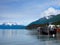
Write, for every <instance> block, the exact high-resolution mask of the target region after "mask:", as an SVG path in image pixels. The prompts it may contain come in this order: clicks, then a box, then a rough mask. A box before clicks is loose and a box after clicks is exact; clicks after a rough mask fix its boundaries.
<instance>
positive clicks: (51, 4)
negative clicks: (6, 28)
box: [0, 0, 60, 25]
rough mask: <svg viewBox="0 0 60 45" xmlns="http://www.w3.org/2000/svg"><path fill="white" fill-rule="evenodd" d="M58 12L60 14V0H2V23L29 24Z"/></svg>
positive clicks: (0, 6) (0, 3) (0, 9)
mask: <svg viewBox="0 0 60 45" xmlns="http://www.w3.org/2000/svg"><path fill="white" fill-rule="evenodd" d="M56 14H60V0H0V23H17V24H20V25H28V24H30V23H31V22H33V21H35V20H38V19H40V18H42V17H44V16H49V15H56Z"/></svg>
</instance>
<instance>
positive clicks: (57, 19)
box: [27, 14, 60, 29]
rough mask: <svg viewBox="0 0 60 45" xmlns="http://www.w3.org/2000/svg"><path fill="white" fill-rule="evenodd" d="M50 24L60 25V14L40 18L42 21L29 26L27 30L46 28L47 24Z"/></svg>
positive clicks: (39, 20)
mask: <svg viewBox="0 0 60 45" xmlns="http://www.w3.org/2000/svg"><path fill="white" fill-rule="evenodd" d="M49 23H51V24H55V25H58V24H60V14H57V15H50V16H46V17H43V18H40V19H38V20H36V21H34V22H32V23H30V24H29V25H28V26H27V28H28V29H33V28H37V27H39V26H45V25H46V24H49Z"/></svg>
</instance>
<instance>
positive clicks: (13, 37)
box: [0, 29, 60, 45]
mask: <svg viewBox="0 0 60 45" xmlns="http://www.w3.org/2000/svg"><path fill="white" fill-rule="evenodd" d="M0 45H60V40H59V38H53V37H48V36H46V35H38V34H36V33H35V31H31V30H26V29H19V30H12V29H10V30H8V29H7V30H2V29H0Z"/></svg>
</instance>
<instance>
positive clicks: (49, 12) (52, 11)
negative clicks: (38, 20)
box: [41, 7, 60, 16]
mask: <svg viewBox="0 0 60 45" xmlns="http://www.w3.org/2000/svg"><path fill="white" fill-rule="evenodd" d="M57 14H60V10H57V9H55V8H53V7H50V8H48V9H47V10H45V11H43V12H42V13H41V15H43V16H49V15H57Z"/></svg>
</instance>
